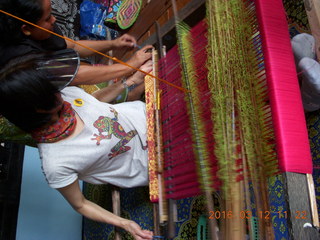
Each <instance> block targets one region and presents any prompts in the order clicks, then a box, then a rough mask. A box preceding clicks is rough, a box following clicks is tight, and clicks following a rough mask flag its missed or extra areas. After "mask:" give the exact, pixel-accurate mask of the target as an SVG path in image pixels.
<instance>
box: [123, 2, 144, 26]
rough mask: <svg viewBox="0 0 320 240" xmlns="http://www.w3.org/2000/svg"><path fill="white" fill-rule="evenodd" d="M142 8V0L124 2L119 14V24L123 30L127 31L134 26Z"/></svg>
mask: <svg viewBox="0 0 320 240" xmlns="http://www.w3.org/2000/svg"><path fill="white" fill-rule="evenodd" d="M141 6H142V0H124V1H123V2H122V4H121V5H120V8H119V12H118V14H117V23H118V25H119V27H120V28H121V29H127V28H129V27H131V26H132V25H133V24H134V22H135V21H136V19H137V17H138V15H139V13H140V9H141Z"/></svg>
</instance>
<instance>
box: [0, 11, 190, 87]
mask: <svg viewBox="0 0 320 240" xmlns="http://www.w3.org/2000/svg"><path fill="white" fill-rule="evenodd" d="M0 12H1V13H4V14H6V15H8V16H10V17H13V18H15V19H18V20H20V21H22V22H25V23H27V24H30V25H32V26H34V27H37V28H39V29H41V30H43V31H46V32H49V33H51V34H53V35H56V36H58V37H60V38H63V39H65V40H67V41H69V42H72V43H74V44H77V45H79V46H81V47H83V48H86V49H88V50H90V51H92V52H95V53H97V54H100V55H102V56H104V57H106V58H109V59H112V60H113V61H115V62H118V63H120V64H122V65H125V66H127V67H130V68H132V69H134V70H136V71H139V72H142V73H144V74H146V75H148V76H150V77H153V78H155V79H157V80H159V81H161V82H164V83H166V84H168V85H170V86H172V87H175V88H177V89H179V90H181V91H183V92H189V91H188V90H187V89H185V88H182V87H179V86H176V85H174V84H172V83H170V82H168V81H166V80H164V79H162V78H159V77H157V76H154V75H152V74H150V73H147V72H145V71H143V70H141V69H139V68H136V67H133V66H131V65H129V64H127V63H125V62H123V61H121V60H119V59H117V58H115V57H111V56H109V55H107V54H104V53H102V52H99V51H97V50H95V49H93V48H91V47H88V46H86V45H83V44H81V43H78V42H77V41H74V40H72V39H71V38H68V37H65V36H62V35H60V34H57V33H55V32H52V31H50V30H48V29H45V28H43V27H40V26H38V25H36V24H34V23H31V22H29V21H27V20H24V19H22V18H19V17H17V16H15V15H13V14H11V13H8V12H6V11H3V10H1V9H0Z"/></svg>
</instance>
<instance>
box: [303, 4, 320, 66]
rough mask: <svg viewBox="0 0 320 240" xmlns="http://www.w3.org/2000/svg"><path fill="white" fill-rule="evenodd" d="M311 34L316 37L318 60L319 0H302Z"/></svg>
mask: <svg viewBox="0 0 320 240" xmlns="http://www.w3.org/2000/svg"><path fill="white" fill-rule="evenodd" d="M304 6H305V9H306V12H307V16H308V21H309V26H310V29H311V32H312V36H313V37H314V38H315V39H316V54H317V57H318V61H319V60H320V59H319V58H320V1H319V0H316V1H312V0H304Z"/></svg>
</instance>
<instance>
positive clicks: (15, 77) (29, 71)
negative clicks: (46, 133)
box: [0, 54, 59, 132]
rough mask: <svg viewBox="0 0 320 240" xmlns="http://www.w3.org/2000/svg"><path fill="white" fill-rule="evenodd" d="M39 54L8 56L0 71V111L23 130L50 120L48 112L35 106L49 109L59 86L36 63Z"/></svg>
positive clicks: (31, 128)
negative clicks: (9, 58)
mask: <svg viewBox="0 0 320 240" xmlns="http://www.w3.org/2000/svg"><path fill="white" fill-rule="evenodd" d="M43 55H44V54H32V55H30V54H29V55H26V56H22V57H19V58H15V59H12V60H11V61H10V62H9V63H8V64H7V65H6V66H5V67H4V68H3V69H2V70H1V71H0V114H2V115H3V116H4V117H5V118H7V119H8V120H9V121H10V122H12V123H13V124H15V125H16V126H17V127H19V128H21V129H22V130H24V131H26V132H31V131H33V130H35V129H38V128H40V127H43V126H44V125H46V124H47V123H48V122H49V121H50V120H51V118H52V116H51V114H47V113H39V110H51V109H53V108H54V107H56V105H57V95H56V94H57V93H59V90H58V88H57V87H56V86H54V85H53V84H52V83H51V82H50V81H49V80H48V76H47V72H46V71H45V70H42V69H41V68H39V67H38V65H37V63H36V60H37V59H38V58H40V57H42V56H43Z"/></svg>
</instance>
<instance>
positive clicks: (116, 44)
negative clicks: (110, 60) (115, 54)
mask: <svg viewBox="0 0 320 240" xmlns="http://www.w3.org/2000/svg"><path fill="white" fill-rule="evenodd" d="M77 43H80V44H81V45H85V46H87V47H90V48H93V49H94V50H96V51H99V52H106V51H109V50H112V49H119V48H133V47H134V46H135V45H136V44H137V42H136V39H135V38H134V37H132V36H131V35H129V34H124V35H122V36H121V37H119V38H116V39H114V40H79V41H77ZM67 48H73V49H74V50H76V51H77V52H78V53H79V54H80V56H81V57H88V56H91V55H93V54H95V53H94V52H93V51H91V50H89V49H87V48H84V47H82V46H79V45H78V44H75V43H74V42H70V41H67Z"/></svg>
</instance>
